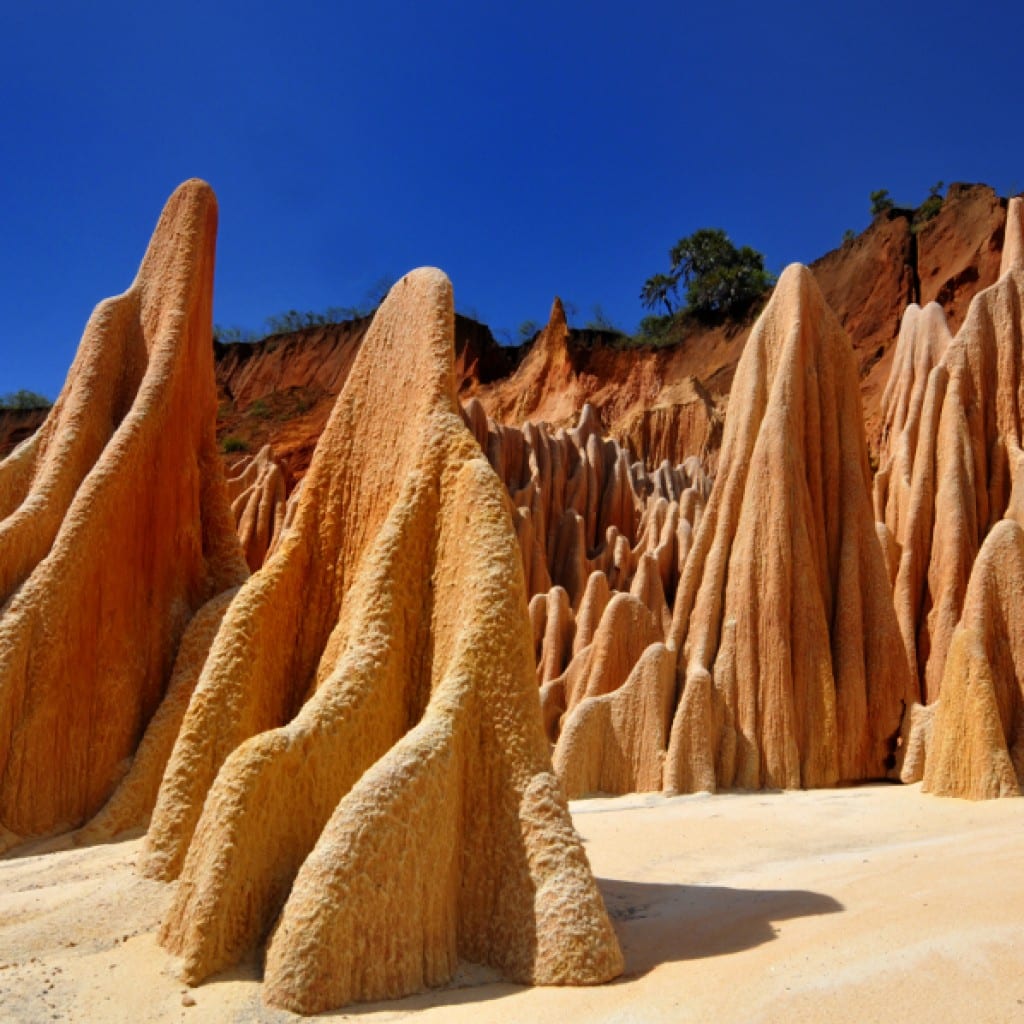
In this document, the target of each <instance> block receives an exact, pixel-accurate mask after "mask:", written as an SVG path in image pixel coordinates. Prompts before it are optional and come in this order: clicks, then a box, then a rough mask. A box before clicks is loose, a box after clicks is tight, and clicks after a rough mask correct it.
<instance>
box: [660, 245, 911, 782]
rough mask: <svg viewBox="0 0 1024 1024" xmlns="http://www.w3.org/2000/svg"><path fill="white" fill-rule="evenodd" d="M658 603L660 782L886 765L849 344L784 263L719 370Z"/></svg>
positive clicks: (881, 621)
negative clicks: (663, 629) (670, 710)
mask: <svg viewBox="0 0 1024 1024" xmlns="http://www.w3.org/2000/svg"><path fill="white" fill-rule="evenodd" d="M730 406H731V408H732V410H733V412H732V414H731V415H730V417H729V419H728V420H727V421H726V427H725V437H724V440H723V445H722V455H721V461H720V465H719V475H718V477H717V480H716V484H715V488H714V490H713V491H712V494H711V498H710V501H709V503H708V507H707V509H706V511H705V513H704V517H703V520H702V523H701V526H700V529H699V531H698V533H697V536H696V537H695V539H694V545H693V550H692V551H691V553H690V556H689V559H688V561H687V564H686V568H685V571H684V574H683V579H682V581H681V582H680V585H679V595H678V596H677V598H676V602H675V610H674V620H673V629H672V634H671V636H670V638H669V646H670V647H675V648H676V649H678V650H679V651H680V657H679V666H678V675H679V681H680V684H681V686H680V689H681V699H680V702H679V705H678V707H677V709H676V711H675V717H674V720H673V723H672V731H671V738H670V743H669V749H668V754H667V758H666V764H665V787H666V788H667V789H669V790H673V791H676V790H678V791H691V790H702V789H703V790H712V791H713V790H715V789H718V788H727V787H731V786H739V787H743V788H758V787H761V786H770V787H783V788H795V787H801V786H804V787H811V786H828V785H834V784H835V783H836V782H838V781H841V780H855V779H867V778H880V777H883V776H885V775H886V774H887V772H889V771H890V769H891V768H892V766H893V757H894V748H895V742H896V734H897V732H898V730H899V727H900V723H901V719H902V716H903V713H904V707H905V702H906V701H907V700H908V698H909V693H910V678H909V671H908V669H907V665H906V660H905V657H904V654H903V647H902V643H901V640H900V634H899V631H898V628H897V624H896V618H895V615H894V613H893V608H892V603H891V598H890V590H889V580H888V576H887V572H886V567H885V562H884V560H883V555H882V551H881V549H880V547H879V544H878V542H877V539H876V535H875V529H874V520H873V516H872V513H871V505H870V498H869V482H870V476H869V471H868V461H867V449H866V445H865V441H864V430H863V421H862V417H861V412H860V400H859V392H858V388H857V374H856V368H855V366H854V362H853V355H852V350H851V348H850V343H849V340H848V339H847V337H846V335H845V334H844V332H843V330H842V328H841V327H840V326H839V324H838V322H837V321H836V319H835V317H834V315H833V314H832V313H831V311H830V310H829V309H828V307H827V305H826V303H825V301H824V299H823V297H822V295H821V292H820V290H819V288H818V286H817V284H816V283H815V280H814V278H813V276H812V275H811V274H810V272H809V271H808V270H807V269H806V268H804V267H801V266H799V265H793V266H791V267H789V268H788V269H787V270H786V271H785V273H784V274H783V275H782V277H781V278H780V280H779V283H778V285H777V287H776V289H775V293H774V295H773V297H772V299H771V302H770V303H769V304H768V306H767V307H766V309H765V310H764V312H763V313H762V315H761V317H760V319H759V320H758V322H757V324H756V325H755V328H754V331H753V332H752V334H751V337H750V339H749V341H748V342H747V347H746V349H745V350H744V354H743V358H742V359H741V360H740V365H739V367H738V369H737V372H736V379H735V381H734V385H733V393H732V398H731V400H730Z"/></svg>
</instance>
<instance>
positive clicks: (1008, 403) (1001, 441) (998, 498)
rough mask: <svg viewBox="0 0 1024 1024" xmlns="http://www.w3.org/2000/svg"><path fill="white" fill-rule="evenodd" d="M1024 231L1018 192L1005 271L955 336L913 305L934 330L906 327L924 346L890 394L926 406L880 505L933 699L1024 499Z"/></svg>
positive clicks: (910, 636)
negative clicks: (977, 566)
mask: <svg viewBox="0 0 1024 1024" xmlns="http://www.w3.org/2000/svg"><path fill="white" fill-rule="evenodd" d="M1022 238H1024V202H1022V201H1021V200H1020V199H1013V200H1011V202H1010V206H1009V210H1008V213H1007V220H1006V230H1005V247H1004V250H1003V258H1002V273H1001V275H1000V277H999V280H998V281H997V282H996V283H995V284H994V285H992V286H991V287H990V288H987V289H985V291H983V292H981V293H979V294H978V295H976V296H975V298H974V300H973V301H972V302H971V305H970V308H969V309H968V312H967V316H966V318H965V320H964V323H963V326H962V327H961V328H960V330H959V331H958V332H957V335H956V337H955V339H953V341H952V342H948V341H947V340H946V337H945V331H944V329H943V327H942V325H941V323H940V319H941V318H940V317H939V316H938V313H937V312H933V313H932V314H931V315H930V317H928V316H927V314H928V312H929V311H928V310H926V311H925V314H915V313H914V312H913V311H911V312H910V314H909V316H910V318H911V320H916V321H917V323H918V326H919V327H924V328H925V329H924V333H921V331H920V330H917V331H915V330H909V331H908V340H909V341H911V342H912V345H913V348H914V353H911V352H909V351H908V353H907V360H906V361H905V362H903V363H901V364H899V365H897V366H896V367H895V368H894V375H893V381H892V384H891V392H892V393H893V394H896V393H907V394H908V395H911V399H910V402H909V404H908V407H913V408H917V409H919V410H920V412H919V415H918V416H917V417H916V419H914V418H913V417H911V418H908V419H907V423H906V425H905V426H904V428H903V431H902V435H900V436H897V435H896V434H893V435H891V437H890V443H891V444H892V445H893V446H894V447H893V448H892V450H891V453H890V455H889V456H888V457H887V460H886V462H885V463H884V465H883V473H884V474H886V476H883V478H882V479H881V480H880V481H879V484H878V487H877V489H876V510H877V513H878V514H879V515H882V516H884V520H885V522H886V524H887V525H889V527H890V529H891V530H892V532H893V534H894V536H895V539H896V541H897V543H898V544H899V546H900V549H901V550H900V563H899V570H898V573H897V577H896V589H895V598H896V608H897V614H898V615H899V619H900V627H901V630H902V632H903V636H904V641H905V645H906V648H907V652H908V657H909V659H910V661H911V663H912V666H913V669H914V671H915V674H916V678H917V680H918V685H919V693H920V698H921V699H922V700H923V701H925V702H926V703H931V702H932V701H934V700H936V699H937V698H938V696H939V694H940V692H941V684H942V679H943V677H944V676H943V674H944V670H945V662H946V655H947V652H948V650H949V644H950V641H951V639H952V635H953V630H954V628H955V626H956V623H957V621H958V620H959V618H960V614H961V611H962V609H963V605H964V599H965V596H966V590H967V582H968V578H969V577H970V573H971V567H972V565H973V564H974V560H975V558H976V557H977V554H978V551H979V549H980V547H981V544H982V542H983V540H984V538H985V536H986V535H987V533H988V532H989V530H991V529H992V527H993V526H994V525H995V523H997V522H998V521H999V520H1000V519H1001V518H1002V517H1003V516H1004V515H1006V514H1007V513H1008V510H1009V511H1013V510H1014V509H1018V510H1019V508H1020V503H1021V502H1024V484H1018V483H1017V480H1018V479H1019V477H1020V472H1021V471H1020V466H1021V437H1022V430H1024V422H1022V416H1021V411H1020V395H1021V394H1022V391H1024V363H1022V360H1021V351H1022V349H1024V258H1022V249H1024V245H1022V242H1021V239H1022ZM931 309H932V310H934V307H931ZM926 318H927V319H929V326H926V325H924V323H923V321H924V320H925V319H926ZM943 349H944V353H943V354H942V355H941V357H940V358H938V360H937V362H936V356H937V355H938V353H939V352H940V351H942V350H943ZM911 364H913V367H914V369H913V372H912V373H911ZM932 364H934V365H932ZM929 367H931V369H929ZM925 371H927V373H926V375H925ZM922 382H923V387H922ZM911 435H913V437H912V438H911ZM911 447H912V449H913V456H912V462H910V459H909V457H908V453H907V449H909V448H911ZM908 463H909V464H910V467H911V468H910V475H909V478H908V476H907V466H908Z"/></svg>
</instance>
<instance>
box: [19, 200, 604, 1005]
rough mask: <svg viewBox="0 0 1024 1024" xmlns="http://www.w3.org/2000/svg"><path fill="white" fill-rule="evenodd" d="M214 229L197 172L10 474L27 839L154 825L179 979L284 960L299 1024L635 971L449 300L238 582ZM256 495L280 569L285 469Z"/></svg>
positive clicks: (328, 438)
mask: <svg viewBox="0 0 1024 1024" xmlns="http://www.w3.org/2000/svg"><path fill="white" fill-rule="evenodd" d="M215 210H216V207H215V202H214V199H213V194H212V192H211V191H210V189H209V187H208V186H206V185H204V184H202V183H200V182H189V183H186V184H185V185H184V186H182V187H181V189H179V190H178V192H177V193H175V195H174V196H173V197H172V199H171V201H170V203H169V204H168V207H167V209H166V210H165V213H164V216H163V218H162V219H161V222H160V224H159V225H158V227H157V230H156V233H155V235H154V239H153V242H152V244H151V247H150V251H149V253H148V255H147V257H146V260H145V261H144V263H143V266H142V270H141V271H140V274H139V278H138V281H137V282H136V285H135V286H134V287H133V289H132V290H131V291H129V292H128V293H127V294H126V296H123V297H122V298H120V299H117V300H113V301H112V302H111V303H107V304H104V305H101V307H100V308H99V309H98V311H97V313H96V314H95V316H94V318H93V320H92V321H91V322H90V326H89V328H88V329H87V331H86V335H85V338H84V339H83V343H82V349H81V352H80V355H79V358H78V360H77V361H76V364H75V367H74V368H73V370H72V373H71V376H70V378H69V382H68V385H67V387H66V388H65V390H64V392H63V393H62V395H61V396H60V398H59V399H58V401H57V404H56V405H55V407H54V411H53V413H52V415H51V417H50V418H49V419H48V421H47V423H46V425H45V426H44V427H43V429H42V430H41V432H40V433H39V434H37V435H36V437H35V438H34V439H33V440H32V441H31V442H28V443H27V444H25V445H23V446H22V447H20V448H19V449H18V450H17V451H16V452H15V453H14V455H13V456H12V457H11V458H10V459H8V460H6V461H5V462H4V463H3V464H2V465H0V472H2V476H0V480H2V482H3V490H2V492H0V493H2V494H3V500H4V506H3V511H4V513H5V518H4V519H3V529H4V532H3V534H2V535H0V536H2V539H3V547H0V552H2V554H3V558H2V560H0V565H2V567H3V585H4V588H5V597H6V596H7V595H8V594H10V595H12V596H11V599H10V602H9V603H8V604H7V605H6V606H5V607H4V610H3V619H2V621H0V696H2V698H3V705H2V708H3V716H4V717H3V720H4V723H5V729H4V730H3V736H4V741H5V745H4V747H3V748H2V749H0V756H2V761H0V766H2V779H3V790H2V804H0V820H2V821H3V824H4V826H5V829H6V830H7V831H6V832H5V835H7V836H8V838H9V840H10V841H12V842H13V841H16V840H17V839H18V838H24V837H27V836H32V835H39V834H45V833H48V832H52V831H56V830H59V829H65V828H68V827H75V826H82V828H81V829H80V830H79V832H78V839H79V840H80V841H85V840H96V839H102V838H105V837H107V836H110V835H114V834H116V833H118V832H119V831H122V830H124V829H126V828H129V827H132V826H136V825H139V824H145V823H146V822H147V820H148V819H150V817H151V820H150V821H149V829H148V833H147V838H146V853H145V858H144V864H143V870H144V871H145V872H146V873H147V874H150V875H152V876H154V877H158V878H163V879H168V880H170V879H172V878H177V879H178V883H177V888H176V890H175V897H174V900H173V902H172V905H171V908H170V910H169V912H168V914H167V917H166V919H165V921H164V924H163V928H162V930H161V932H160V940H161V942H162V943H163V944H164V945H165V946H166V947H167V948H168V949H169V950H171V951H172V952H173V953H175V954H177V955H178V956H179V957H180V962H181V973H182V976H183V977H184V978H186V979H187V980H189V981H191V982H197V981H199V980H201V979H202V978H205V977H206V976H208V975H209V974H210V973H212V972H215V971H217V970H220V969H222V968H224V967H227V966H229V965H230V964H232V963H234V962H236V961H237V960H238V959H240V958H241V957H243V956H245V955H246V954H247V953H248V952H249V951H250V950H252V949H254V948H257V947H259V946H261V945H262V944H264V943H266V947H267V948H266V966H265V972H264V994H265V997H266V998H267V1000H268V1001H269V1002H271V1003H273V1004H275V1005H279V1006H284V1007H287V1008H291V1009H294V1010H299V1011H302V1012H317V1011H319V1010H323V1009H327V1008H330V1007H334V1006H338V1005H341V1004H344V1003H346V1002H349V1001H351V1000H355V999H372V998H384V997H394V996H398V995H402V994H405V993H407V992H410V991H415V990H416V989H418V988H420V987H422V986H424V985H435V984H439V983H442V982H444V981H446V980H447V979H448V978H450V977H451V975H452V973H453V971H454V969H455V966H456V963H457V960H458V958H459V957H464V958H467V959H470V960H473V961H475V962H479V963H485V964H490V965H492V966H494V967H496V968H498V969H500V970H501V971H502V972H503V973H504V974H505V975H506V976H507V977H508V978H510V979H513V980H517V981H522V982H531V983H547V984H551V983H575V984H584V983H595V982H601V981H606V980H608V979H609V978H611V977H614V976H615V975H616V974H617V973H619V972H620V971H621V969H622V955H621V952H620V950H619V947H618V943H617V941H616V938H615V935H614V933H613V931H612V928H611V924H610V922H609V919H608V916H607V914H606V912H605V909H604V905H603V903H602V900H601V897H600V895H599V893H598V890H597V887H596V884H595V882H594V879H593V877H592V875H591V873H590V869H589V865H588V864H587V860H586V857H585V855H584V853H583V850H582V847H581V844H580V840H579V837H578V836H577V835H576V833H575V831H574V830H573V828H572V823H571V819H570V817H569V812H568V807H567V805H566V802H565V798H564V796H563V795H562V792H561V789H560V787H559V785H558V782H557V779H556V778H555V776H554V775H553V773H552V772H551V765H550V756H549V753H548V749H547V743H546V741H545V739H544V734H543V729H542V726H541V713H540V706H539V704H538V701H537V699H536V686H535V679H534V671H533V653H532V641H531V636H530V627H529V617H528V614H527V603H526V591H525V586H524V580H523V573H522V569H521V559H520V557H519V549H518V546H517V543H516V538H515V533H514V531H513V528H512V523H511V519H510V517H509V515H508V512H507V506H506V502H505V497H504V492H503V489H502V487H501V484H500V482H499V481H498V479H497V477H496V476H495V475H494V473H493V471H492V470H491V468H490V467H489V465H488V464H487V462H486V460H485V459H484V458H483V456H482V454H481V452H480V450H479V447H478V446H477V445H476V443H475V441H474V440H473V437H472V435H471V434H470V433H469V431H468V430H467V429H466V426H465V424H464V422H463V420H462V418H461V416H460V413H459V408H458V404H457V401H456V397H455V378H454V373H453V355H452V353H453V323H454V312H453V308H452V296H451V288H450V285H449V284H448V281H447V279H446V278H445V277H444V275H443V274H441V273H440V272H439V271H433V270H421V271H417V272H415V273H413V274H410V275H409V276H407V277H406V278H404V279H403V280H402V281H400V282H399V283H398V284H397V285H396V286H395V287H394V289H393V290H392V292H391V294H390V295H389V297H388V299H387V301H386V302H385V304H384V305H383V306H382V308H381V309H380V310H379V312H378V314H377V316H376V317H375V319H374V322H373V325H372V326H371V327H370V329H369V331H368V332H367V335H366V337H365V339H364V341H363V344H362V346H361V348H360V351H359V354H358V356H357V357H356V359H355V361H354V364H353V366H352V369H351V372H350V373H349V375H348V379H347V381H346V384H345V387H344V389H343V391H342V393H341V395H340V396H339V399H338V401H337V403H336V404H335V408H334V412H333V413H332V415H331V418H330V420H329V422H328V424H327V427H326V429H325V431H324V434H323V436H322V437H321V439H320V442H319V444H318V446H317V452H316V455H315V456H314V459H313V463H312V465H311V467H310V470H309V473H308V474H307V476H306V478H305V479H304V481H303V485H302V488H301V491H300V496H299V498H298V500H297V503H296V506H295V511H294V517H293V521H292V522H291V524H290V525H289V527H288V528H287V529H286V530H283V531H279V533H278V537H277V540H278V544H277V548H276V551H275V553H274V554H273V556H272V557H271V558H270V560H269V561H268V562H266V563H265V564H264V566H263V568H262V569H261V570H260V571H259V572H257V573H255V574H254V575H252V576H249V577H248V579H245V577H246V575H247V573H246V568H245V563H244V562H243V559H242V552H241V548H240V545H239V544H238V542H237V540H236V538H235V536H234V531H233V530H232V518H231V509H230V505H229V498H228V488H227V486H226V483H225V480H224V477H223V475H222V474H221V472H220V470H219V466H218V463H217V455H216V452H215V449H214V443H213V425H214V401H215V399H214V391H213V376H212V367H211V366H210V359H211V349H210V346H209V330H210V326H209V325H210V319H211V317H210V306H209V302H210V296H211V294H212V288H211V285H212V253H213V235H214V228H215V217H216V213H215ZM204 361H205V363H204ZM115 367H117V368H122V372H115ZM124 368H126V369H124ZM197 381H198V382H200V383H199V384H198V385H197ZM204 384H205V388H206V390H205V391H204V390H203V385H204ZM104 388H106V389H108V392H109V393H107V392H105V391H104V390H103V389H104ZM204 460H206V461H207V462H209V463H210V464H209V465H204V464H203V463H204ZM232 488H233V490H234V491H235V492H236V494H237V495H238V497H237V498H236V502H237V503H238V506H239V507H240V508H241V509H242V511H241V512H240V513H239V525H240V528H241V530H242V532H243V534H244V535H245V536H246V537H247V538H249V539H250V540H251V541H252V542H253V544H255V545H256V547H250V557H251V558H252V559H253V561H256V560H258V559H257V558H256V554H257V553H258V551H257V549H258V547H259V546H260V545H262V544H263V543H264V542H265V541H266V540H267V537H268V531H267V530H266V529H264V527H263V526H261V525H259V524H261V523H263V524H266V523H267V522H269V521H271V520H273V521H274V522H275V523H276V522H277V521H278V517H277V511H278V510H279V509H280V501H279V500H278V499H279V495H280V487H279V482H278V480H277V476H276V473H275V468H274V467H273V464H272V462H270V460H268V459H266V458H263V459H260V460H257V461H256V462H254V463H253V464H252V465H250V466H249V467H248V468H247V469H246V470H245V471H244V472H243V473H241V474H239V476H238V477H237V478H236V480H235V481H234V482H233V484H232ZM254 509H255V511H254ZM261 509H266V510H270V511H268V512H266V514H263V513H261ZM271 511H272V512H273V516H271ZM6 513H10V514H6ZM254 524H256V525H254ZM58 632H59V633H61V634H62V635H60V636H58V635H56V634H57V633H58ZM90 645H91V646H90ZM80 694H84V699H82V700H81V701H79V699H78V698H79V695H80ZM90 819H91V820H90ZM325 894H326V895H325ZM268 936H269V938H268Z"/></svg>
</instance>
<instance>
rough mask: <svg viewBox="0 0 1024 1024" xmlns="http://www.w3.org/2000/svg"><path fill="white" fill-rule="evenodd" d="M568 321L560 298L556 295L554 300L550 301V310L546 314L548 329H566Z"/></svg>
mask: <svg viewBox="0 0 1024 1024" xmlns="http://www.w3.org/2000/svg"><path fill="white" fill-rule="evenodd" d="M568 326H569V325H568V321H567V320H566V319H565V306H563V305H562V300H561V299H560V298H559V297H558V296H557V295H556V296H555V301H554V302H552V303H551V312H550V313H549V314H548V330H549V331H550V330H563V331H564V330H567V329H568Z"/></svg>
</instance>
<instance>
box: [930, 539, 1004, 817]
mask: <svg viewBox="0 0 1024 1024" xmlns="http://www.w3.org/2000/svg"><path fill="white" fill-rule="evenodd" d="M1022 594H1024V529H1022V528H1021V526H1020V524H1019V523H1017V522H1015V521H1014V520H1012V519H1004V520H1003V521H1002V522H1000V523H998V524H997V525H996V526H995V527H994V528H993V529H992V531H991V532H990V533H989V535H988V537H986V539H985V543H984V544H983V545H982V548H981V552H980V553H979V555H978V559H977V562H976V563H975V565H974V570H973V572H972V573H971V581H970V584H969V586H968V588H967V595H966V599H965V601H964V610H963V615H962V617H961V619H960V622H959V624H958V625H957V627H956V630H955V632H954V633H953V639H952V642H951V643H950V646H949V656H948V657H947V659H946V665H945V671H944V675H943V678H942V697H941V699H940V700H938V701H937V702H936V703H935V705H934V708H935V712H934V722H933V724H932V728H931V734H930V736H926V737H924V742H925V745H926V749H927V754H926V761H925V767H924V789H925V790H926V791H928V792H931V793H935V794H937V795H939V796H959V797H969V798H971V799H975V800H977V799H987V798H991V797H1001V796H1020V795H1021V790H1022V788H1024V604H1022V602H1021V595H1022Z"/></svg>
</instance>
